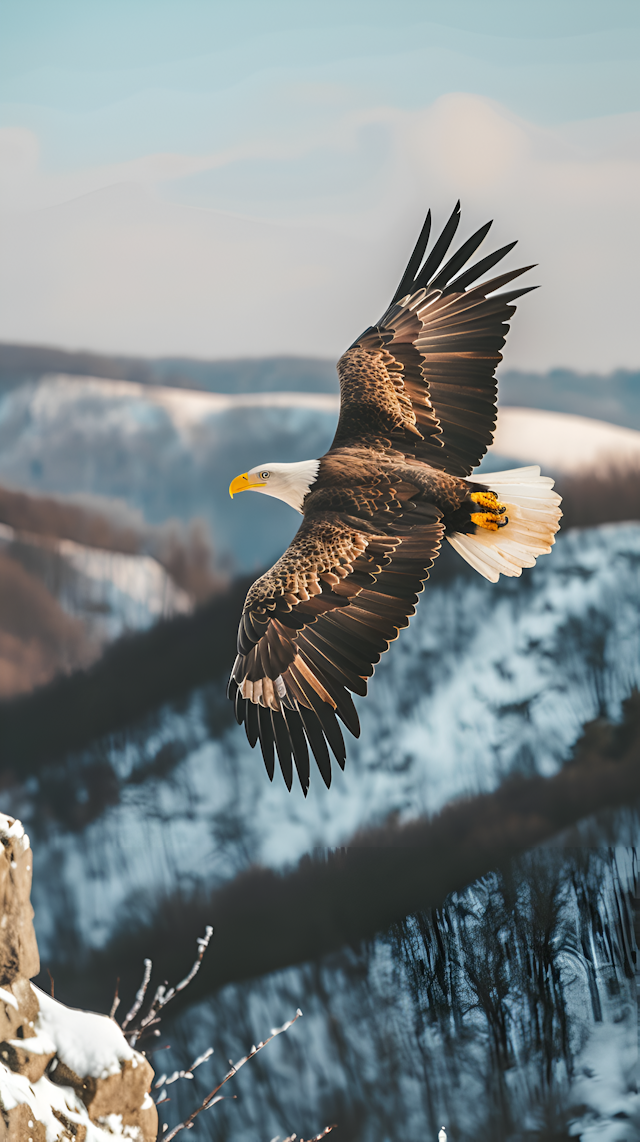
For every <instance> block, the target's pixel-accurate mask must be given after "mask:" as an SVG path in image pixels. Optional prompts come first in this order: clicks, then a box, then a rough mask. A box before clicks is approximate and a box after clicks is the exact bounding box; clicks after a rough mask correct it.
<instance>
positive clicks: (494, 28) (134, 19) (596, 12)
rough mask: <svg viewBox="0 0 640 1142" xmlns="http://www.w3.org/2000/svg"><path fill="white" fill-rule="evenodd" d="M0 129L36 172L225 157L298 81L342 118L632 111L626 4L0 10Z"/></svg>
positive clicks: (300, 112)
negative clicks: (139, 160)
mask: <svg viewBox="0 0 640 1142" xmlns="http://www.w3.org/2000/svg"><path fill="white" fill-rule="evenodd" d="M0 12H1V13H2V17H1V25H2V28H1V30H2V34H1V35H0V115H1V117H2V123H3V124H6V125H13V124H14V123H15V122H16V121H19V122H20V125H22V126H25V127H30V128H31V129H32V130H33V131H35V132H36V133H37V134H38V135H39V137H40V140H41V146H42V151H43V157H44V159H45V161H46V163H47V165H49V164H51V165H52V166H54V167H60V166H63V165H67V164H73V165H79V164H83V165H84V164H86V163H113V162H120V161H123V160H126V159H130V158H132V157H134V156H136V155H138V154H140V153H148V152H149V151H156V150H171V151H174V150H179V151H182V150H202V149H211V148H214V147H219V146H226V145H228V143H229V141H231V140H235V139H237V137H238V134H242V133H243V132H246V131H248V130H250V129H251V127H252V126H253V127H255V124H256V122H257V123H258V124H261V123H263V122H266V121H268V120H269V117H270V116H280V117H281V116H282V115H283V114H284V115H286V117H287V119H288V120H289V121H293V122H297V124H298V126H299V128H300V130H304V127H305V120H306V119H307V118H308V117H311V118H314V116H315V117H316V118H317V116H318V114H319V111H318V108H317V106H316V108H314V109H312V108H310V107H309V106H308V101H306V102H305V103H303V105H302V106H300V105H295V104H294V105H292V104H291V101H290V100H289V99H288V95H290V94H291V91H295V89H296V88H297V87H298V86H299V85H300V84H301V83H305V84H316V85H319V86H331V87H332V88H333V89H334V92H333V100H334V102H335V101H338V102H340V103H342V104H343V105H349V106H351V107H353V106H361V105H363V104H365V105H367V106H368V105H371V104H372V103H384V104H391V105H393V106H395V107H401V108H406V109H411V108H418V107H423V106H425V105H427V104H429V103H432V102H433V101H434V100H435V99H436V98H437V97H438V96H439V95H442V94H445V93H447V92H450V91H465V92H471V93H473V94H477V95H484V96H487V97H488V98H490V99H494V100H497V101H499V102H500V103H502V104H504V105H505V106H506V107H509V108H510V109H511V110H512V111H514V112H515V113H516V114H517V115H520V116H522V117H523V118H526V119H528V120H531V121H533V122H537V123H556V122H561V121H566V120H572V119H583V118H591V117H594V116H602V115H610V114H616V113H620V112H625V111H638V110H640V97H639V88H638V69H639V68H640V3H638V0H535V3H534V2H531V0H526V2H523V0H445V2H443V0H394V2H393V3H389V2H388V0H384V2H380V0H342V2H336V0H323V2H322V3H317V2H315V0H314V2H310V0H225V2H224V3H222V2H221V0H4V2H3V3H2V6H1V7H0Z"/></svg>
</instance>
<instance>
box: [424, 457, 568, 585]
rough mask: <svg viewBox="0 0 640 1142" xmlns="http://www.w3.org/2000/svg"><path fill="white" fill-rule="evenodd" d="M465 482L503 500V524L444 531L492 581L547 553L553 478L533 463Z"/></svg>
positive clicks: (554, 521) (554, 507)
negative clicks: (494, 527) (495, 528)
mask: <svg viewBox="0 0 640 1142" xmlns="http://www.w3.org/2000/svg"><path fill="white" fill-rule="evenodd" d="M467 480H468V482H469V483H475V484H484V485H485V487H488V488H490V490H491V491H492V492H495V493H496V495H497V497H498V499H499V500H500V502H501V503H503V504H506V505H507V511H506V514H507V517H508V519H509V522H508V524H506V526H505V527H501V528H500V529H499V530H498V531H483V530H482V529H481V528H477V529H476V530H475V532H474V534H473V535H463V534H462V533H461V532H456V533H454V535H448V536H447V539H448V540H449V543H450V544H451V546H452V547H454V548H455V550H456V551H457V552H458V554H459V555H461V556H462V558H463V559H466V561H467V563H470V564H471V566H472V567H473V568H475V570H476V571H479V572H480V574H481V575H484V578H485V579H489V580H490V581H491V582H492V583H497V582H498V579H499V577H500V575H521V574H522V568H523V567H533V566H534V564H535V561H536V559H537V558H538V556H539V555H547V554H548V553H549V552H550V551H551V547H552V544H554V543H555V538H554V537H555V533H556V532H557V530H558V528H559V526H560V517H561V516H562V512H561V511H560V504H561V502H562V501H561V499H560V496H559V495H558V494H557V493H556V492H554V491H552V489H553V480H552V479H550V478H549V477H548V476H541V475H540V469H539V468H538V466H537V465H531V466H530V467H528V468H513V469H511V471H509V472H487V473H486V474H485V475H482V476H467Z"/></svg>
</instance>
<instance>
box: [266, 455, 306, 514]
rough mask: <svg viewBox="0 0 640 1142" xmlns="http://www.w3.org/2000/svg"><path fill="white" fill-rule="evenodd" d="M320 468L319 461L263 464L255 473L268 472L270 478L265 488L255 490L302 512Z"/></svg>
mask: <svg viewBox="0 0 640 1142" xmlns="http://www.w3.org/2000/svg"><path fill="white" fill-rule="evenodd" d="M319 468H320V461H319V460H300V461H299V462H298V463H297V464H261V465H260V466H259V467H258V468H254V469H253V471H254V472H262V471H267V472H269V478H268V480H266V482H265V485H264V487H262V488H256V489H255V490H256V491H258V492H265V493H266V495H268V496H274V497H275V499H277V500H283V501H284V503H285V504H289V506H290V507H292V508H295V510H296V511H297V512H302V502H303V500H304V497H305V496H306V494H307V492H308V491H309V489H310V487H311V485H312V484H314V483H315V481H316V478H317V475H318V470H319Z"/></svg>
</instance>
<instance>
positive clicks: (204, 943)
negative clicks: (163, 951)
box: [122, 925, 213, 1047]
mask: <svg viewBox="0 0 640 1142" xmlns="http://www.w3.org/2000/svg"><path fill="white" fill-rule="evenodd" d="M212 936H213V928H212V927H210V925H207V927H206V928H205V932H204V936H199V937H198V939H197V941H196V942H197V945H198V954H197V956H196V958H195V960H194V962H193V964H192V966H191V970H190V971H189V973H188V975H186V976H185V977H184V979H181V980H180V983H178V984H177V985H176V986H175V987H169V985H168V983H167V981H166V980H165V982H164V983H161V984H160V986H159V987H158V988H157V989H156V993H155V995H154V997H153V1002H152V1003H151V1006H150V1007H149V1010H148V1011H147V1014H146V1015H145V1016H143V1017H142V1018H141V1019H140V1022H139V1024H138V1026H137V1027H131V1028H130V1030H129V1032H128V1039H129V1046H130V1047H135V1045H136V1043H137V1041H138V1039H139V1038H140V1037H141V1035H143V1034H148V1032H149V1031H150V1030H151V1028H152V1027H154V1026H155V1025H156V1024H157V1023H159V1022H160V1018H159V1012H160V1011H161V1010H162V1009H163V1008H164V1007H166V1006H167V1003H169V1002H170V1001H171V1000H172V999H174V998H175V996H176V995H177V994H178V992H180V991H183V990H184V988H185V987H187V986H188V985H189V984H190V983H191V981H192V979H193V978H194V977H195V976H196V975H197V974H198V972H199V971H200V965H201V963H202V957H203V956H204V953H205V952H206V950H207V948H208V947H209V943H210V942H211V937H212ZM147 965H149V970H148V973H147ZM150 977H151V961H150V960H145V978H144V979H143V981H142V986H141V987H140V990H139V991H138V994H137V996H136V1000H135V1003H134V1005H133V1007H132V1008H131V1011H130V1012H129V1014H128V1015H127V1018H126V1019H125V1021H124V1023H123V1024H122V1030H123V1031H124V1030H125V1028H126V1026H127V1024H128V1023H130V1022H131V1021H132V1019H133V1018H134V1017H135V1016H136V1015H137V1014H138V1011H139V1010H140V1007H141V1006H142V1002H143V1000H144V996H145V993H146V990H147V987H148V985H149V979H150ZM154 1033H155V1034H156V1035H159V1034H160V1032H159V1031H157V1030H156V1031H155V1032H154Z"/></svg>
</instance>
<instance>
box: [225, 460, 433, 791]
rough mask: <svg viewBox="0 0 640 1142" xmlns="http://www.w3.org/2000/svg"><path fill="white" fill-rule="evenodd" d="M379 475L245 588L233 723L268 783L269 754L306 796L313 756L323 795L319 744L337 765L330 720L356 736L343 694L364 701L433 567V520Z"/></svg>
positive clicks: (306, 525)
mask: <svg viewBox="0 0 640 1142" xmlns="http://www.w3.org/2000/svg"><path fill="white" fill-rule="evenodd" d="M417 492H418V489H417V488H414V487H412V486H411V485H406V484H405V485H399V483H398V481H395V483H392V481H391V480H390V479H388V478H386V477H384V476H381V477H380V479H379V480H378V481H376V483H375V485H372V486H371V487H370V488H363V487H359V488H358V489H357V491H351V490H349V491H343V492H342V493H340V494H339V495H340V497H341V502H336V503H335V504H334V507H333V510H330V511H318V512H310V513H309V514H308V515H306V516H305V519H304V521H303V523H302V525H301V527H300V529H299V531H298V533H297V535H296V536H295V538H294V540H293V542H292V543H291V544H290V546H289V547H288V549H287V551H286V552H285V554H284V555H283V556H282V558H281V559H279V560H278V562H277V563H276V564H275V565H274V566H273V567H272V568H271V570H270V571H268V572H267V573H266V575H263V576H262V578H260V579H258V580H257V581H256V582H255V583H254V585H253V587H252V588H251V589H250V591H249V593H248V595H247V599H246V603H245V607H244V611H243V614H242V619H241V621H240V629H239V632H238V657H237V658H236V661H235V665H234V667H233V671H232V674H231V681H230V684H229V694H230V697H232V698H233V699H234V702H235V711H236V718H237V720H238V722H239V723H240V724H242V723H244V726H245V729H246V733H247V737H248V739H249V742H250V743H251V745H255V744H256V742H257V741H258V739H259V740H260V745H261V747H262V754H263V757H264V761H265V765H266V768H267V772H268V773H269V776H270V777H273V773H274V765H275V757H274V745H275V749H276V752H277V755H278V759H279V762H280V768H281V769H282V774H283V776H284V779H285V782H286V784H287V787H288V788H289V789H291V784H292V780H293V764H292V762H294V763H295V766H296V769H297V772H298V776H299V778H300V784H301V785H302V788H303V790H304V792H305V794H306V792H307V789H308V787H309V746H310V747H311V752H312V753H313V755H314V756H315V759H316V762H317V764H318V768H319V770H320V772H321V774H322V777H323V779H324V781H325V783H326V785H327V786H328V785H329V784H330V782H331V762H330V757H329V752H328V749H327V744H328V745H329V746H330V747H331V750H332V752H333V754H334V755H335V757H336V759H337V761H338V763H339V764H340V765H341V766H343V765H344V760H345V748H344V741H343V738H342V733H341V731H340V727H339V725H338V722H337V719H336V715H337V716H338V717H339V718H340V719H341V720H342V722H343V723H344V724H345V725H346V726H347V728H348V729H349V730H350V731H351V733H353V734H354V735H355V736H356V737H357V736H358V734H359V732H360V730H359V724H358V716H357V714H356V710H355V706H354V704H353V700H352V698H351V692H353V693H356V694H366V691H367V683H366V679H367V678H369V677H370V676H371V675H372V674H373V669H374V665H375V664H376V663H377V662H378V661H379V659H380V656H381V655H382V654H383V653H384V651H385V650H387V648H388V646H389V643H390V642H392V641H393V640H394V639H395V638H397V635H398V631H399V630H400V629H401V628H402V627H405V626H407V625H408V623H409V618H410V616H411V615H412V614H413V613H414V611H415V605H416V603H417V601H418V594H419V593H420V591H421V590H422V588H423V585H424V580H425V579H426V578H427V577H428V569H429V568H430V567H431V565H432V563H433V560H434V558H435V557H436V555H437V553H438V550H439V547H440V541H441V538H442V532H443V528H442V525H441V523H440V522H439V521H440V512H439V511H438V509H437V508H436V507H434V506H433V505H430V504H424V503H420V504H417V505H416V504H415V503H414V502H413V500H412V496H413V495H414V494H415V493H417Z"/></svg>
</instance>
